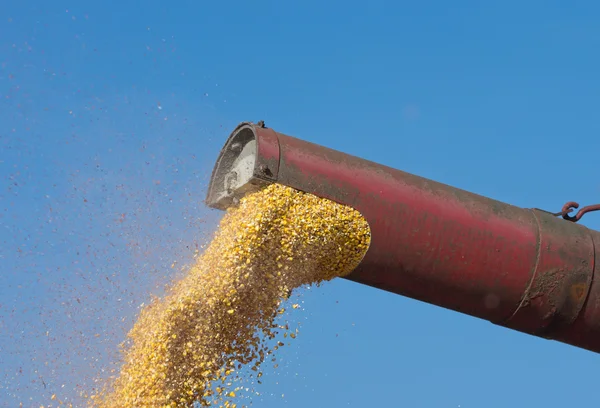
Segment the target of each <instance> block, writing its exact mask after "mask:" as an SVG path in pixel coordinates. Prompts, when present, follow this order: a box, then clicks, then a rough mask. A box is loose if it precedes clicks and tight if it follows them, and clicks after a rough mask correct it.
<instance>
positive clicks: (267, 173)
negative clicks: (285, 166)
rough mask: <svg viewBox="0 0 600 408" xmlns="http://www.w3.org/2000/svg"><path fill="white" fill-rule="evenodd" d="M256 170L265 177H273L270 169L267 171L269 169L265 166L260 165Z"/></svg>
mask: <svg viewBox="0 0 600 408" xmlns="http://www.w3.org/2000/svg"><path fill="white" fill-rule="evenodd" d="M258 170H259V171H260V172H261V173H262V174H264V175H265V176H267V177H272V176H273V172H272V171H271V169H269V167H268V166H267V165H266V164H261V165H260V166H258Z"/></svg>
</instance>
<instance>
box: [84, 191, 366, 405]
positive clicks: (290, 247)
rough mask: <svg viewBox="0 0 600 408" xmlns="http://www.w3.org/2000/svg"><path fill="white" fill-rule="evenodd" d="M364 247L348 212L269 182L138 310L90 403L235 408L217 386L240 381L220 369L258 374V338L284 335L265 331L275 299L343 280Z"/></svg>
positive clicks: (355, 217) (277, 308) (361, 229)
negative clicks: (115, 363) (115, 369)
mask: <svg viewBox="0 0 600 408" xmlns="http://www.w3.org/2000/svg"><path fill="white" fill-rule="evenodd" d="M369 243H370V231H369V226H368V224H367V222H366V221H365V220H364V218H363V217H362V216H361V215H360V214H359V213H358V212H357V211H355V210H354V209H352V208H349V207H345V206H342V205H340V204H337V203H334V202H332V201H329V200H325V199H322V198H318V197H316V196H314V195H311V194H306V193H302V192H299V191H296V190H293V189H291V188H288V187H285V186H282V185H279V184H273V185H270V186H268V187H266V188H264V189H263V190H261V191H259V192H257V193H254V194H251V195H249V196H247V197H245V198H244V199H242V200H241V202H240V204H239V205H238V206H237V207H235V208H231V209H230V210H228V211H227V213H226V214H225V216H224V218H223V220H222V221H221V223H220V226H219V229H218V230H217V232H216V234H215V237H214V239H213V241H212V243H211V244H210V246H209V247H208V248H207V249H206V251H205V253H204V254H202V255H201V256H200V257H198V258H197V261H196V264H195V265H194V266H193V267H192V268H190V270H189V271H188V273H187V275H186V276H185V277H184V278H183V279H182V280H180V281H178V282H177V283H175V284H174V285H173V287H172V288H171V290H170V292H169V293H168V294H167V295H166V296H165V297H164V298H163V299H161V300H155V301H153V302H152V303H151V304H150V305H148V306H146V307H145V308H144V309H143V310H142V312H141V313H140V316H139V318H138V320H137V322H136V323H135V325H134V327H133V329H132V330H131V332H130V333H129V337H130V339H131V344H132V345H131V346H130V347H129V348H128V349H126V350H125V351H124V355H123V358H124V362H123V366H122V368H121V371H120V374H119V376H118V377H117V378H116V379H115V380H114V381H113V382H112V383H110V384H107V385H106V387H105V388H104V389H103V390H102V391H101V392H99V393H98V394H97V395H96V396H95V397H96V398H92V399H90V406H91V407H98V408H105V407H106V408H119V407H128V408H129V407H192V406H193V404H194V403H199V404H200V405H201V406H209V405H210V406H217V405H219V406H224V407H226V406H229V407H234V406H236V405H235V404H234V403H233V402H232V401H231V400H230V398H233V397H235V396H236V395H237V394H236V392H235V391H231V390H229V391H228V390H227V388H228V387H229V385H231V384H232V383H233V382H235V381H236V378H235V377H236V376H238V375H241V374H239V373H238V372H237V371H236V370H232V369H230V368H229V367H238V368H241V366H242V364H244V365H246V366H248V367H251V370H252V371H258V367H259V366H260V365H261V363H262V362H263V361H264V360H265V358H270V356H272V352H273V351H274V350H273V347H270V346H269V345H268V344H267V341H268V340H270V339H273V338H274V337H275V332H276V330H278V329H280V328H283V329H284V330H289V326H287V325H286V326H279V327H278V326H277V325H275V324H274V320H275V319H276V318H277V315H278V314H280V313H283V310H282V300H283V299H287V298H288V297H289V295H290V291H292V290H293V289H295V288H298V287H301V286H303V285H305V284H315V283H316V284H318V283H320V282H322V281H328V280H331V279H333V278H335V277H339V276H344V275H347V274H349V273H350V272H351V271H352V270H353V269H354V268H356V266H357V265H358V263H359V262H360V261H361V259H362V258H363V256H364V254H365V252H366V250H367V248H368V246H369ZM297 307H298V305H293V308H297ZM285 337H287V333H286V336H285ZM295 337H296V334H295V333H294V332H290V338H295ZM281 344H282V343H281ZM217 383H218V384H219V386H218V387H217ZM236 391H237V389H236ZM238 398H239V396H238Z"/></svg>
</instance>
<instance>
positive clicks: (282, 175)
mask: <svg viewBox="0 0 600 408" xmlns="http://www.w3.org/2000/svg"><path fill="white" fill-rule="evenodd" d="M243 127H244V129H246V130H248V129H251V130H252V131H253V132H254V134H255V136H256V138H257V141H259V145H260V144H261V143H264V145H265V146H268V148H265V149H263V150H261V149H259V153H258V154H259V155H261V154H264V155H265V157H264V158H259V161H258V162H260V163H262V164H263V165H264V163H267V162H268V163H269V164H268V166H269V167H271V166H273V168H274V169H277V170H276V172H275V173H274V176H273V177H271V180H272V181H273V182H277V183H281V184H285V185H288V186H290V187H293V188H296V189H298V190H302V191H306V192H310V193H312V194H315V195H318V196H321V197H324V198H328V199H331V200H334V201H337V202H340V203H343V204H346V205H349V206H352V207H354V208H355V209H357V210H358V211H360V212H361V213H362V214H363V216H364V217H365V218H366V219H367V221H368V222H369V224H370V227H371V232H372V240H371V246H370V248H369V251H368V252H367V254H366V256H365V258H364V259H363V261H362V263H361V264H360V265H359V267H358V268H357V269H356V270H355V271H354V272H353V273H352V274H351V275H350V276H349V277H348V279H350V280H353V281H355V282H359V283H361V284H365V285H369V286H373V287H376V288H379V289H383V290H387V291H390V292H394V293H397V294H400V295H404V296H407V297H410V298H413V299H418V300H421V301H423V302H427V303H431V304H435V305H438V306H441V307H444V308H448V309H452V310H455V311H459V312H462V313H466V314H469V315H471V316H475V317H479V318H482V319H486V320H489V321H491V322H493V323H495V324H499V325H503V326H505V327H509V328H512V329H515V330H518V331H521V332H525V333H529V334H532V335H536V336H540V337H544V338H548V339H555V340H558V341H562V342H565V343H569V344H572V345H575V346H578V347H582V348H586V349H589V350H592V351H596V352H600V283H598V280H600V279H599V278H600V276H599V275H600V272H599V270H600V269H599V268H597V267H596V265H595V258H596V252H597V251H598V250H597V249H596V245H595V244H597V243H600V233H599V232H597V231H592V230H589V229H587V228H585V227H583V226H581V225H577V224H575V223H572V222H569V221H565V220H563V219H561V218H557V217H553V216H552V215H550V214H547V213H545V212H542V211H537V210H531V209H523V208H518V207H515V206H512V205H509V204H505V203H502V202H499V201H496V200H492V199H489V198H486V197H482V196H480V195H477V194H473V193H470V192H467V191H463V190H460V189H456V188H453V187H450V186H448V185H445V184H441V183H437V182H435V181H431V180H427V179H425V178H422V177H418V176H415V175H412V174H408V173H405V172H402V171H400V170H396V169H393V168H390V167H387V166H383V165H380V164H377V163H373V162H370V161H367V160H364V159H361V158H358V157H354V156H350V155H347V154H344V153H341V152H338V151H335V150H331V149H328V148H325V147H323V146H319V145H316V144H312V143H309V142H306V141H302V140H299V139H296V138H293V137H290V136H286V135H283V134H281V133H277V132H274V131H272V130H271V129H264V128H263V127H261V126H254V125H252V124H248V123H246V124H243ZM238 129H239V128H238ZM263 139H264V140H265V141H264V142H262V140H263ZM275 144H277V145H278V147H277V148H276V147H275ZM275 152H277V154H275ZM276 157H277V158H278V163H277V164H274V160H275V158H276ZM258 166H259V165H258V164H257V168H256V169H255V173H256V175H257V176H258V175H259V174H260V172H261V171H263V170H264V168H262V170H261V169H259V168H258ZM208 201H210V200H208ZM209 205H210V202H209ZM594 278H596V279H594Z"/></svg>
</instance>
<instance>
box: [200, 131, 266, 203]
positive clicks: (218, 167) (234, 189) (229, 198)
mask: <svg viewBox="0 0 600 408" xmlns="http://www.w3.org/2000/svg"><path fill="white" fill-rule="evenodd" d="M257 156H258V147H257V140H256V135H255V133H254V130H253V128H252V126H250V125H242V126H240V127H239V128H238V129H236V130H235V131H234V132H233V134H232V135H231V136H230V137H229V139H228V140H227V142H226V143H225V146H224V147H223V149H221V153H220V154H219V157H218V159H217V161H216V164H215V167H214V169H213V173H212V177H211V180H210V185H209V187H208V194H207V197H206V205H207V206H209V207H211V208H215V209H219V210H226V209H227V208H229V207H232V206H235V205H237V204H238V203H239V200H240V199H241V198H242V197H243V196H245V195H246V194H249V193H252V192H255V191H258V190H259V189H260V188H262V187H264V186H265V185H267V184H269V182H268V181H266V180H264V179H263V178H261V177H260V176H259V174H258V172H257Z"/></svg>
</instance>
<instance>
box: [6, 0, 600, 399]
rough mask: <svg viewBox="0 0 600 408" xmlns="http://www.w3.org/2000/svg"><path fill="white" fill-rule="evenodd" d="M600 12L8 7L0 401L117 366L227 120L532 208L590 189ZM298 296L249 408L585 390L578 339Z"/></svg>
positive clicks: (591, 197) (307, 5) (199, 212)
mask: <svg viewBox="0 0 600 408" xmlns="http://www.w3.org/2000/svg"><path fill="white" fill-rule="evenodd" d="M599 17H600V4H596V3H595V2H592V1H587V2H586V1H572V2H565V1H561V2H559V1H538V0H532V1H527V2H523V1H504V2H480V1H462V2H448V1H441V0H437V1H434V0H431V1H422V2H415V1H411V2H404V1H397V2H392V1H387V2H386V1H379V0H375V1H370V2H355V1H346V2H341V1H332V2H316V1H313V0H305V1H302V2H299V1H298V2H281V1H279V2H277V1H253V2H242V1H229V2H205V1H183V0H181V1H177V2H166V1H156V0H150V1H146V2H143V3H138V2H132V1H120V2H116V1H108V2H91V1H88V0H84V1H77V2H75V1H70V2H67V1H63V0H53V1H52V2H42V1H33V0H24V1H20V2H9V3H7V4H5V5H4V6H3V7H2V11H1V12H0V124H1V126H0V149H1V150H0V265H1V270H0V272H1V273H0V406H3V407H4V406H6V407H15V406H17V402H18V401H23V402H24V403H25V406H39V404H41V403H44V402H45V401H46V400H45V399H47V398H48V397H49V396H50V395H51V394H53V393H56V394H57V395H59V396H61V397H69V398H75V396H76V394H77V392H78V390H80V389H82V388H89V387H90V386H91V385H92V381H93V378H94V376H95V375H97V374H98V373H102V370H103V369H104V370H106V369H109V368H110V367H111V361H113V359H114V357H115V353H116V349H117V344H118V343H119V342H120V341H122V340H123V338H124V336H125V333H126V331H127V329H128V328H129V327H130V326H131V324H132V321H133V318H134V316H135V313H136V311H137V310H138V306H139V305H140V304H141V303H142V302H144V301H147V300H148V296H149V294H150V293H157V294H160V293H161V290H162V289H161V288H162V286H163V285H164V284H165V283H166V282H168V281H169V280H170V279H172V278H173V277H176V276H178V275H179V274H180V273H181V266H185V265H186V263H189V262H190V260H191V255H192V253H193V249H195V246H196V245H201V244H202V243H204V242H205V241H207V240H208V239H210V234H211V232H212V231H213V229H214V225H215V222H216V221H217V220H218V217H219V215H220V214H219V213H218V212H214V211H209V210H207V209H206V208H204V207H203V204H202V200H203V199H204V194H205V189H206V185H207V181H208V177H209V175H210V174H209V172H210V169H211V168H212V164H213V161H214V159H215V158H216V155H217V153H218V151H219V149H220V147H221V145H222V143H223V142H224V140H225V138H226V137H227V135H228V134H229V132H230V131H231V130H232V129H233V127H234V126H235V125H236V124H237V123H238V122H240V121H246V120H253V121H257V120H259V119H264V120H266V121H267V124H268V125H269V126H270V127H273V128H275V129H277V130H279V131H281V132H284V133H287V134H291V135H295V136H297V137H301V138H303V139H306V140H310V141H313V142H316V143H319V144H322V145H325V146H328V147H332V148H335V149H338V150H342V151H344V152H347V153H350V154H355V155H359V156H362V157H364V158H367V159H370V160H374V161H377V162H380V163H383V164H386V165H389V166H392V167H396V168H399V169H402V170H405V171H408V172H411V173H415V174H418V175H421V176H425V177H428V178H432V179H434V180H437V181H441V182H444V183H448V184H451V185H454V186H457V187H460V188H463V189H466V190H470V191H473V192H476V193H479V194H482V195H486V196H489V197H492V198H496V199H499V200H502V201H505V202H509V203H511V204H515V205H519V206H523V207H540V208H544V209H548V210H553V211H554V210H558V209H560V207H561V206H562V204H563V203H564V202H566V201H569V200H576V201H579V202H580V203H582V204H583V205H587V204H595V203H597V202H600V182H599V181H598V178H597V177H595V174H597V169H598V166H597V156H598V149H599V147H600V141H599V140H600V139H598V136H597V135H598V134H600V122H598V120H597V118H598V112H599V109H600V79H599V78H600V77H599V76H598V72H600V57H599V56H598V55H600V54H599V53H598V49H599V47H600V26H598V24H597V22H598V18H599ZM583 223H584V224H585V225H587V226H589V227H591V228H599V227H600V215H598V216H596V215H595V214H591V215H588V216H587V217H586V218H585V219H584V222H583ZM174 262H176V263H175V265H174V266H173V264H174ZM172 266H173V267H172ZM301 298H302V299H301V300H302V301H303V302H304V303H303V306H304V310H303V311H301V312H298V313H296V314H295V315H292V316H290V319H292V321H294V322H300V323H302V330H301V334H300V336H299V337H298V338H297V339H296V341H295V342H294V343H293V344H292V346H291V347H286V348H284V349H283V350H282V353H281V354H280V356H281V359H282V361H283V363H281V366H280V368H279V369H278V370H270V371H269V372H267V373H266V374H265V376H264V381H263V385H262V386H261V388H260V389H259V391H260V392H261V394H262V395H261V396H260V397H256V398H255V399H254V405H253V406H257V407H267V408H269V407H308V406H315V407H325V406H332V407H346V406H348V407H369V406H390V407H411V408H412V407H418V408H456V407H461V408H478V407H485V408H500V407H502V408H505V407H544V408H555V407H556V408H558V407H561V408H562V407H565V406H574V405H582V406H593V405H595V404H597V397H596V395H595V394H594V393H593V390H594V387H596V386H597V381H596V373H597V367H598V365H599V364H600V358H599V357H598V356H597V355H595V354H592V353H590V352H586V351H583V350H579V349H576V348H572V347H569V346H565V345H562V344H558V343H554V342H549V341H544V340H540V339H537V338H533V337H529V336H526V335H523V334H520V333H516V332H512V331H510V330H507V329H502V328H499V327H495V326H493V325H492V324H490V323H487V322H485V321H480V320H477V319H474V318H471V317H467V316H463V315H459V314H456V313H453V312H449V311H446V310H443V309H440V308H436V307H433V306H429V305H426V304H422V303H420V302H417V301H412V300H409V299H405V298H402V297H400V296H395V295H392V294H388V293H384V292H381V291H377V290H374V289H370V288H367V287H361V286H359V285H357V284H354V283H350V282H346V281H336V282H333V283H331V284H329V285H325V286H324V287H322V288H318V289H315V288H313V289H311V290H309V291H306V292H304V293H303V294H302V296H301ZM282 394H283V396H282Z"/></svg>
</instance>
